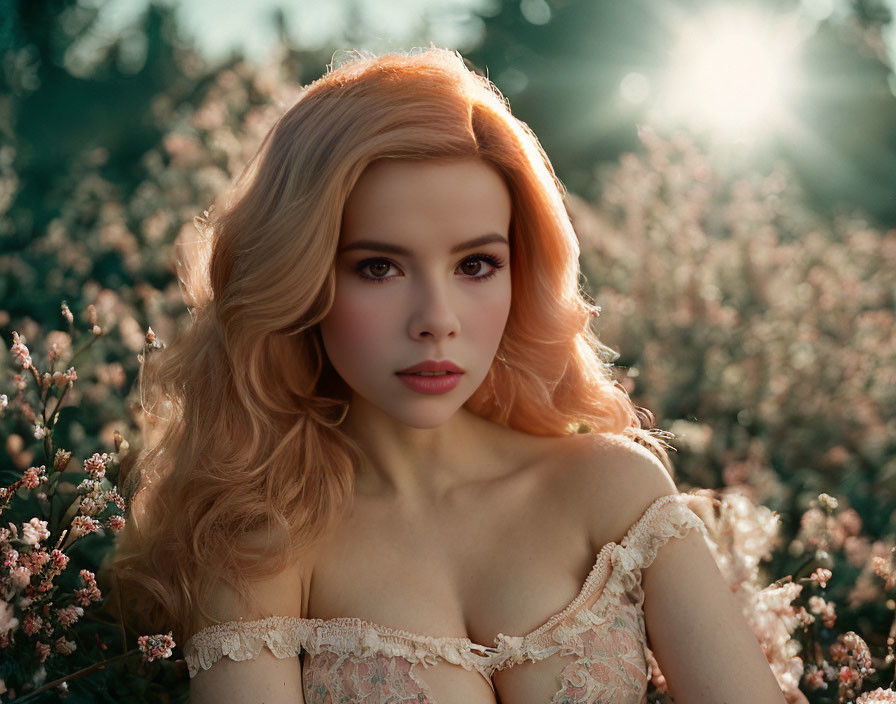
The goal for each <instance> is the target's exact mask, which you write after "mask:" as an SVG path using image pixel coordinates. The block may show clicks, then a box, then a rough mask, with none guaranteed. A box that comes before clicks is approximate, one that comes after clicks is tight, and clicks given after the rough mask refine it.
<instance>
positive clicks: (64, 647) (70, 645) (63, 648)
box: [56, 636, 78, 655]
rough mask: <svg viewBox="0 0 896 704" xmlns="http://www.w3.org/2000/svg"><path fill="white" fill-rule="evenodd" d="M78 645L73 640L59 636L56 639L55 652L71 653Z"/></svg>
mask: <svg viewBox="0 0 896 704" xmlns="http://www.w3.org/2000/svg"><path fill="white" fill-rule="evenodd" d="M77 647H78V646H77V645H76V644H75V641H73V640H66V639H65V636H59V638H57V639H56V652H57V653H62V654H63V655H71V654H72V653H73V652H75V649H76V648H77Z"/></svg>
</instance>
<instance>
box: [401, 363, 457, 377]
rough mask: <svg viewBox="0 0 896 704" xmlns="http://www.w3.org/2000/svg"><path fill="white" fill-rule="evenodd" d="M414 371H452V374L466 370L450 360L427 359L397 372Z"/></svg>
mask: <svg viewBox="0 0 896 704" xmlns="http://www.w3.org/2000/svg"><path fill="white" fill-rule="evenodd" d="M414 372H451V373H452V374H463V373H464V370H463V369H461V368H460V367H459V366H457V365H456V364H454V363H453V362H449V361H448V360H445V361H442V362H437V361H436V360H434V359H427V360H426V361H425V362H420V364H415V365H414V366H413V367H408V368H407V369H402V370H401V371H398V372H396V374H413V373H414Z"/></svg>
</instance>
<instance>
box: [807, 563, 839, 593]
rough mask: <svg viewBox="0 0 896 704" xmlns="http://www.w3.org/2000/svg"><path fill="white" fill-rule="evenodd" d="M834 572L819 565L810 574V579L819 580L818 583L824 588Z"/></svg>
mask: <svg viewBox="0 0 896 704" xmlns="http://www.w3.org/2000/svg"><path fill="white" fill-rule="evenodd" d="M832 574H833V573H832V572H831V571H830V570H827V569H825V568H823V567H819V568H818V569H817V570H815V571H814V572H813V573H812V574H810V575H809V579H811V580H812V581H813V582H818V584H819V585H821V588H822V589H824V588H825V587H827V586H828V580H829V579H830V578H831V576H832Z"/></svg>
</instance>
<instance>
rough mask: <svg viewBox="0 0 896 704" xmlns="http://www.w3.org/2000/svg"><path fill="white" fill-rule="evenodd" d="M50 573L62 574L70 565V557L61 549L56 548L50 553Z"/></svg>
mask: <svg viewBox="0 0 896 704" xmlns="http://www.w3.org/2000/svg"><path fill="white" fill-rule="evenodd" d="M50 565H51V566H50V572H53V573H55V574H62V571H63V570H64V569H65V568H66V566H67V565H68V555H66V554H65V553H64V552H62V551H61V550H59V549H56V548H54V549H53V552H51V553H50Z"/></svg>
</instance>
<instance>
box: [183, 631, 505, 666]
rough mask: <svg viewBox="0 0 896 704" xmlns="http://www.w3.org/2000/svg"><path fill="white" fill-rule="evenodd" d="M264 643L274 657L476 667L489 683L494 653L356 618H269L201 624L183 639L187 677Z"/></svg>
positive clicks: (243, 656)
mask: <svg viewBox="0 0 896 704" xmlns="http://www.w3.org/2000/svg"><path fill="white" fill-rule="evenodd" d="M264 645H267V646H268V648H269V649H270V651H271V652H272V653H273V654H274V655H275V656H276V657H278V658H287V657H294V656H297V655H298V654H299V653H300V652H301V651H302V650H305V651H307V652H308V653H310V654H311V655H316V654H318V653H320V652H335V653H339V654H343V655H345V654H351V655H356V656H360V657H370V656H373V655H385V656H387V657H396V656H397V657H402V658H404V659H405V660H408V661H409V662H411V663H422V664H423V666H424V667H429V666H430V665H436V664H438V663H439V662H440V661H441V660H444V661H446V662H449V663H452V664H455V665H460V666H461V667H463V668H464V669H465V670H468V671H469V670H473V669H476V670H477V671H478V672H479V673H480V674H482V675H483V676H484V677H485V678H486V679H489V681H490V677H491V668H490V663H491V655H492V653H494V652H495V651H494V648H486V647H484V646H481V645H478V644H477V643H473V642H472V641H471V640H470V639H469V638H444V637H443V638H437V637H433V636H422V635H419V634H415V633H410V632H408V631H403V630H400V629H394V628H388V627H386V626H380V625H378V624H373V623H370V622H369V621H364V620H362V619H359V618H335V619H302V618H296V617H294V616H270V617H268V618H265V619H260V620H255V621H228V622H226V623H221V624H218V625H215V626H209V627H208V628H204V629H202V630H201V631H199V632H197V633H195V634H194V635H193V636H192V637H191V638H190V639H189V640H188V641H187V644H186V645H185V646H184V657H185V659H186V661H187V667H188V669H189V672H190V677H195V676H196V674H198V672H199V668H200V667H201V668H202V669H204V670H207V669H209V668H210V667H211V666H212V665H213V664H214V663H216V662H217V661H218V660H220V659H221V658H222V657H224V656H225V655H226V656H228V657H229V658H230V659H231V660H237V661H241V660H249V659H252V658H255V657H257V656H258V654H259V653H260V652H261V648H262V646H264ZM477 653H481V655H478V654H477Z"/></svg>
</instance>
